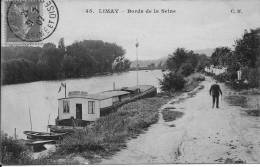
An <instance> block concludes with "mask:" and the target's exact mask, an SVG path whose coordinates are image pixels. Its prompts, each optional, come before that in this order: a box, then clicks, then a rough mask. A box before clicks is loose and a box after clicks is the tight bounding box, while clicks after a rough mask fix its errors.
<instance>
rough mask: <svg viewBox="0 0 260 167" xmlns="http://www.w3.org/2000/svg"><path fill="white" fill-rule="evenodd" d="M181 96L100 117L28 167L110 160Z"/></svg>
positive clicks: (153, 100) (137, 104)
mask: <svg viewBox="0 0 260 167" xmlns="http://www.w3.org/2000/svg"><path fill="white" fill-rule="evenodd" d="M191 78H192V79H193V77H191ZM196 81H198V80H196ZM196 81H194V82H189V83H192V85H193V87H194V85H197V82H196ZM186 86H190V84H187V85H186ZM185 91H187V89H185ZM181 94H182V92H175V93H174V94H170V95H169V94H167V95H166V94H162V93H161V94H158V95H157V96H155V97H153V98H146V99H142V100H138V101H135V102H131V103H128V104H126V105H124V106H122V107H120V108H119V109H118V111H117V112H115V113H112V114H110V115H108V116H105V117H102V118H100V119H99V120H98V121H97V122H96V123H95V124H94V125H93V126H92V127H87V128H86V129H85V130H82V131H76V132H75V133H74V134H73V135H72V136H70V137H68V138H66V139H64V140H63V141H62V142H61V144H60V145H59V146H58V147H57V148H56V151H55V152H52V153H50V154H49V155H48V156H46V155H45V157H41V158H39V159H35V160H32V161H31V162H28V164H78V163H81V164H82V163H95V162H97V161H99V160H100V159H102V158H108V157H110V156H112V155H114V154H115V153H116V152H118V151H119V150H121V149H123V148H125V147H126V143H127V142H128V141H129V140H131V139H133V138H136V137H137V136H138V135H140V134H142V133H144V132H145V131H146V130H147V129H148V128H149V127H150V126H151V125H152V124H155V123H157V121H158V117H159V116H158V115H159V109H160V107H161V106H162V105H164V104H166V103H167V102H168V101H169V100H170V99H172V98H173V97H176V96H179V95H181Z"/></svg>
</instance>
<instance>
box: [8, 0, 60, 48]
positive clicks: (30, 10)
mask: <svg viewBox="0 0 260 167" xmlns="http://www.w3.org/2000/svg"><path fill="white" fill-rule="evenodd" d="M4 3H5V4H4V5H5V23H6V24H5V27H4V29H5V31H6V33H5V34H6V36H5V42H7V43H8V42H13V43H15V42H41V41H43V40H45V39H47V38H48V37H50V36H51V35H52V34H53V33H54V32H55V29H56V28H57V25H58V22H59V11H58V8H57V6H56V4H55V2H54V1H53V0H24V1H16V0H13V1H5V2H4Z"/></svg>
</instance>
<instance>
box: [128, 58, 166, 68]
mask: <svg viewBox="0 0 260 167" xmlns="http://www.w3.org/2000/svg"><path fill="white" fill-rule="evenodd" d="M166 60H167V57H162V58H159V59H155V60H139V61H138V63H139V65H140V67H147V66H148V65H150V64H152V63H154V64H155V66H158V64H159V63H160V62H161V63H162V64H164V63H165V62H166ZM133 67H136V60H135V61H132V62H131V68H133Z"/></svg>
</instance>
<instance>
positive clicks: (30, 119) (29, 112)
mask: <svg viewBox="0 0 260 167" xmlns="http://www.w3.org/2000/svg"><path fill="white" fill-rule="evenodd" d="M29 116H30V125H31V131H32V117H31V110H30V107H29Z"/></svg>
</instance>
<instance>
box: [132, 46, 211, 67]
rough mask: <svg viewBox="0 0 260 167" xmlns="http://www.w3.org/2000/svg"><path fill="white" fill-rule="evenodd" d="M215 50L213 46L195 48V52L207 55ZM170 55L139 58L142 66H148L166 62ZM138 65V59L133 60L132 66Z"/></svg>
mask: <svg viewBox="0 0 260 167" xmlns="http://www.w3.org/2000/svg"><path fill="white" fill-rule="evenodd" d="M213 52H214V49H213V48H207V49H198V50H194V53H198V54H205V55H206V56H208V57H210V56H211V54H212V53H213ZM167 58H168V56H165V57H161V58H159V59H154V60H139V64H140V67H147V66H148V65H149V64H152V63H154V64H155V66H157V65H158V64H159V63H160V62H162V64H164V63H165V62H166V60H167ZM133 67H136V60H135V61H132V62H131V68H133Z"/></svg>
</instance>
